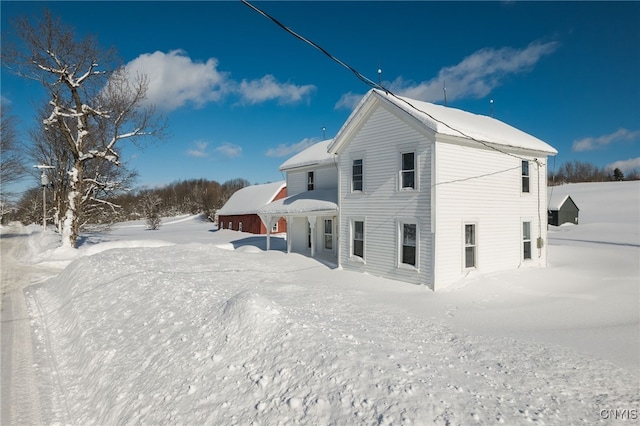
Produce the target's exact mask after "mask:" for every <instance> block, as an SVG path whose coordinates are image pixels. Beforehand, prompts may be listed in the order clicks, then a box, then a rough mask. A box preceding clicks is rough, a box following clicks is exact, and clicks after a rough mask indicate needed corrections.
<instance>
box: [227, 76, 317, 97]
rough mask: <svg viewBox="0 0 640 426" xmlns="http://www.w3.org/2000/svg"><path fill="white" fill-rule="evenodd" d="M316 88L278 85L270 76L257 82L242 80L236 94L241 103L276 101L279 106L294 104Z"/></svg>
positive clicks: (311, 86) (288, 84)
mask: <svg viewBox="0 0 640 426" xmlns="http://www.w3.org/2000/svg"><path fill="white" fill-rule="evenodd" d="M315 89H316V87H315V86H314V85H312V84H307V85H304V86H296V85H295V84H291V83H280V82H278V81H277V80H276V78H275V77H274V76H273V75H271V74H268V75H265V76H264V77H262V78H261V79H259V80H251V81H247V80H242V82H241V83H240V86H239V87H238V92H239V93H240V96H241V98H242V101H241V102H242V103H248V104H257V103H260V102H265V101H269V100H273V99H277V100H278V102H280V103H281V104H289V103H296V102H299V101H301V100H302V99H303V98H305V97H307V96H309V95H310V94H311V92H313V91H314V90H315Z"/></svg>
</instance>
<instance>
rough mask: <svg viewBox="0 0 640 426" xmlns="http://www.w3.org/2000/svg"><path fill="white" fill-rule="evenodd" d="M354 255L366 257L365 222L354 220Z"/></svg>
mask: <svg viewBox="0 0 640 426" xmlns="http://www.w3.org/2000/svg"><path fill="white" fill-rule="evenodd" d="M351 250H352V255H353V256H357V257H360V258H362V259H364V222H363V221H359V220H356V221H353V244H352V249H351Z"/></svg>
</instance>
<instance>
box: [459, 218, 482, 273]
mask: <svg viewBox="0 0 640 426" xmlns="http://www.w3.org/2000/svg"><path fill="white" fill-rule="evenodd" d="M467 226H473V243H472V244H467ZM478 245H479V244H478V223H477V222H471V221H469V222H463V224H462V269H463V270H464V271H471V270H474V269H478ZM469 247H473V266H467V248H469Z"/></svg>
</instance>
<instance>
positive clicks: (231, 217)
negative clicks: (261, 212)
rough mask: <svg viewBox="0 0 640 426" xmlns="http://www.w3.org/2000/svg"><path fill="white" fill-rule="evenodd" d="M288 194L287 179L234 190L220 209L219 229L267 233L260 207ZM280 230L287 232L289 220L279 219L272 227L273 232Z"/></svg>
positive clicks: (218, 213)
mask: <svg viewBox="0 0 640 426" xmlns="http://www.w3.org/2000/svg"><path fill="white" fill-rule="evenodd" d="M286 196H287V184H286V182H285V181H279V182H274V183H265V184H263V185H252V186H246V187H244V188H242V189H240V190H238V191H236V192H234V194H233V195H232V196H231V198H229V200H228V201H227V202H226V203H225V205H224V206H222V208H221V209H220V210H218V212H217V215H218V229H231V230H234V231H242V232H249V233H252V234H266V233H267V228H266V227H265V224H264V222H262V219H260V216H258V214H257V211H258V209H259V208H261V207H264V206H265V205H267V204H269V203H270V202H272V201H275V200H279V199H281V198H285V197H286ZM280 232H287V222H286V220H285V219H284V218H280V219H278V221H277V222H276V223H275V224H274V225H273V228H272V229H271V233H280Z"/></svg>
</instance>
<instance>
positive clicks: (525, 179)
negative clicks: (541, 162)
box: [522, 160, 529, 192]
mask: <svg viewBox="0 0 640 426" xmlns="http://www.w3.org/2000/svg"><path fill="white" fill-rule="evenodd" d="M522 192H529V162H528V161H527V160H522Z"/></svg>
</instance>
